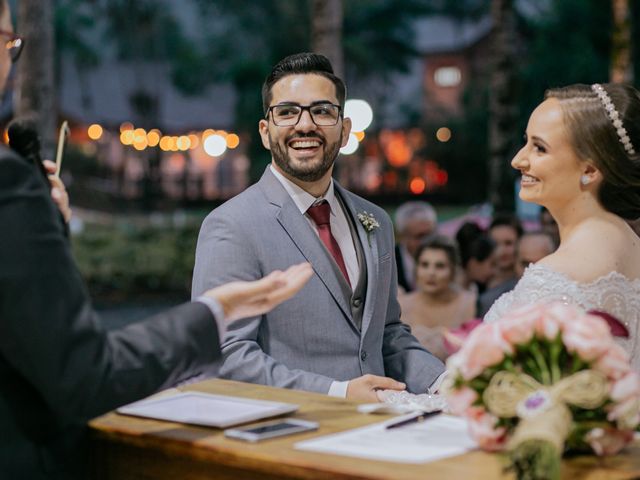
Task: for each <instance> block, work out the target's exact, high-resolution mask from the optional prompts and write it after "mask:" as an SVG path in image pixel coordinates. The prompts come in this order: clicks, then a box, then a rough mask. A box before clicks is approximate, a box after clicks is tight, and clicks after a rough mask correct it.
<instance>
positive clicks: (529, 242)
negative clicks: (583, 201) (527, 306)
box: [478, 231, 555, 317]
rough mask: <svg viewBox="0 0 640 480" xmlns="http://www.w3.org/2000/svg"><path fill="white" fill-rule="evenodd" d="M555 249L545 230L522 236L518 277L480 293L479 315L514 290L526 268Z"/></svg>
mask: <svg viewBox="0 0 640 480" xmlns="http://www.w3.org/2000/svg"><path fill="white" fill-rule="evenodd" d="M554 250H555V245H554V244H553V240H552V239H551V237H550V236H549V235H548V234H547V233H545V232H542V231H540V232H528V233H525V234H524V235H522V236H521V237H520V240H519V241H518V245H517V249H516V252H517V253H516V264H515V271H516V278H514V279H513V280H510V281H507V282H503V283H502V284H500V285H498V286H497V287H494V288H491V289H489V290H487V291H486V292H484V293H483V294H482V295H480V298H479V300H478V316H479V317H483V316H484V315H485V314H486V313H487V312H488V311H489V309H490V308H491V306H492V305H493V303H494V302H495V301H496V300H497V299H498V298H499V297H500V296H501V295H502V294H503V293H506V292H509V291H511V290H513V288H514V287H515V286H516V284H517V283H518V280H519V279H520V277H522V275H523V274H524V271H525V269H526V268H527V267H528V266H529V265H531V264H534V263H536V262H537V261H538V260H542V259H543V258H544V257H546V256H547V255H550V254H551V253H553V251H554Z"/></svg>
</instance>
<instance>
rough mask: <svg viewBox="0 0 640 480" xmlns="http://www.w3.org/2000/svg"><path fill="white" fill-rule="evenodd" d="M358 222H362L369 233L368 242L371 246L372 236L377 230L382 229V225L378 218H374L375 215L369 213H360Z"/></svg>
mask: <svg viewBox="0 0 640 480" xmlns="http://www.w3.org/2000/svg"><path fill="white" fill-rule="evenodd" d="M358 220H360V223H361V224H362V226H363V227H364V229H365V231H366V232H367V241H368V242H369V246H371V234H372V233H373V231H374V230H375V229H376V228H379V227H380V224H379V223H378V221H377V220H376V217H374V216H373V214H371V213H367V212H362V213H359V214H358Z"/></svg>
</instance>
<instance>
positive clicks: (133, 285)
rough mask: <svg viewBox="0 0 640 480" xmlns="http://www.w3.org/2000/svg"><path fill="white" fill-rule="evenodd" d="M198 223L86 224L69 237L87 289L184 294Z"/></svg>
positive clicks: (111, 293) (119, 294)
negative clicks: (158, 225)
mask: <svg viewBox="0 0 640 480" xmlns="http://www.w3.org/2000/svg"><path fill="white" fill-rule="evenodd" d="M197 237H198V227H197V226H192V227H186V228H182V229H177V228H162V229H161V228H156V227H144V228H132V227H130V226H128V227H119V228H118V227H116V228H113V227H109V228H107V227H98V226H91V227H90V228H89V229H87V230H86V231H85V232H83V233H82V234H80V235H78V236H75V237H74V238H73V248H74V254H75V256H76V259H77V262H78V265H79V268H80V271H81V273H82V276H83V278H84V279H85V281H86V282H87V284H88V286H89V289H90V291H91V293H92V295H95V296H97V297H98V298H105V297H106V298H109V299H114V298H115V299H118V300H123V299H127V298H129V297H130V296H131V297H136V296H138V295H141V294H142V295H161V294H164V293H168V292H170V293H179V294H183V295H185V296H186V295H188V293H189V291H190V289H191V275H192V271H193V262H194V258H195V245H196V239H197Z"/></svg>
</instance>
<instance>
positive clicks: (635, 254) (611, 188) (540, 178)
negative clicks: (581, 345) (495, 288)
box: [485, 84, 640, 371]
mask: <svg viewBox="0 0 640 480" xmlns="http://www.w3.org/2000/svg"><path fill="white" fill-rule="evenodd" d="M525 140H526V144H525V145H524V146H523V147H522V149H521V150H520V151H519V152H518V153H517V155H516V156H515V158H514V159H513V160H512V162H511V165H512V166H513V167H514V168H516V169H517V170H520V172H521V173H522V179H521V190H520V198H521V199H522V200H525V201H528V202H535V203H537V204H540V205H542V206H544V207H546V208H547V209H548V210H549V212H550V213H551V214H552V215H553V217H554V218H555V220H556V221H557V222H558V226H559V228H560V247H559V248H558V250H557V251H556V252H554V253H553V254H551V255H549V256H547V257H545V258H543V259H542V260H540V261H539V262H538V263H536V264H535V265H530V266H529V267H528V268H527V270H525V273H524V275H523V277H522V279H521V280H520V281H519V282H518V284H517V285H516V287H515V289H514V290H513V291H511V292H509V293H506V294H504V295H503V296H502V297H500V298H499V299H498V301H496V303H495V304H494V305H493V307H492V308H491V309H490V310H489V312H488V313H487V315H486V316H485V321H486V322H492V321H495V320H497V319H499V318H500V317H501V316H502V315H503V314H504V313H505V312H506V311H507V310H510V309H512V308H514V307H517V306H521V305H524V304H528V303H534V302H547V301H557V300H560V301H563V302H565V303H570V304H575V305H578V306H581V307H583V308H584V309H586V310H590V309H597V310H603V311H605V312H608V313H610V314H612V315H614V316H615V317H617V318H618V319H619V320H621V321H622V322H623V323H624V324H625V326H626V327H627V329H628V331H629V338H617V340H618V341H619V342H620V344H621V345H622V346H623V347H624V349H625V350H626V351H627V352H628V353H629V355H630V357H631V362H632V365H633V368H634V369H635V370H636V371H640V341H639V339H638V335H639V332H638V322H639V321H640V238H639V237H638V236H637V235H636V234H635V233H634V231H633V230H632V229H631V228H630V227H629V225H628V224H627V222H626V221H625V220H635V219H638V218H639V217H640V154H639V152H640V94H639V93H638V91H636V90H635V89H634V88H633V87H631V86H626V85H620V84H605V85H599V84H594V85H591V86H589V85H572V86H569V87H565V88H559V89H552V90H549V91H547V93H546V95H545V100H544V101H543V102H542V103H541V104H540V105H539V106H538V107H537V108H536V109H535V110H534V112H533V113H532V114H531V117H530V119H529V124H528V126H527V131H526V135H525Z"/></svg>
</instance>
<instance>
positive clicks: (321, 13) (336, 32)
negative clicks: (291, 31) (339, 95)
mask: <svg viewBox="0 0 640 480" xmlns="http://www.w3.org/2000/svg"><path fill="white" fill-rule="evenodd" d="M342 21H343V5H342V0H312V6H311V49H312V50H313V51H314V52H316V53H321V54H322V55H324V56H326V57H327V58H328V59H329V60H330V61H331V64H332V65H333V71H334V72H335V73H336V75H337V76H338V77H341V78H343V77H344V55H343V52H342Z"/></svg>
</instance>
